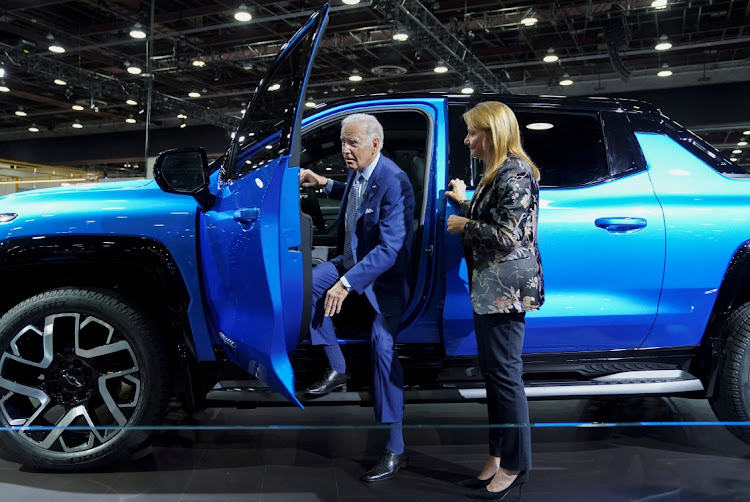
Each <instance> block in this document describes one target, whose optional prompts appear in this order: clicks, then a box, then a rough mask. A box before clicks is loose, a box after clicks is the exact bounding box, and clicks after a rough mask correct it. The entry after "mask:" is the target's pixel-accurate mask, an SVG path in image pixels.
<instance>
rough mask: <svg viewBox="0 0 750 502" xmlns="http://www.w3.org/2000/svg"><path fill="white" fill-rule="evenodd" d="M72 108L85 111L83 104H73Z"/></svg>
mask: <svg viewBox="0 0 750 502" xmlns="http://www.w3.org/2000/svg"><path fill="white" fill-rule="evenodd" d="M71 108H73V109H74V110H76V111H79V112H80V111H83V107H82V106H81V105H73V106H71Z"/></svg>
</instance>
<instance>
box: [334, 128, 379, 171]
mask: <svg viewBox="0 0 750 502" xmlns="http://www.w3.org/2000/svg"><path fill="white" fill-rule="evenodd" d="M379 143H380V140H379V139H378V138H374V139H372V140H371V141H367V134H365V132H364V128H363V127H362V125H361V124H358V123H354V124H346V125H345V126H344V127H342V128H341V155H343V156H344V162H346V167H348V168H349V169H354V170H356V171H360V172H361V171H362V170H363V169H364V168H365V167H367V166H369V165H370V164H372V161H373V160H374V159H375V156H376V155H377V153H378V147H379V146H380V145H379Z"/></svg>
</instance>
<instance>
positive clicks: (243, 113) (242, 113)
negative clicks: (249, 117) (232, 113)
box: [240, 108, 247, 117]
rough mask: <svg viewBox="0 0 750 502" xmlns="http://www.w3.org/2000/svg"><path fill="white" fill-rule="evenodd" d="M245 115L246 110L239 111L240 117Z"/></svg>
mask: <svg viewBox="0 0 750 502" xmlns="http://www.w3.org/2000/svg"><path fill="white" fill-rule="evenodd" d="M245 113H247V110H246V109H245V108H243V109H242V110H240V115H242V116H243V117H244V116H245Z"/></svg>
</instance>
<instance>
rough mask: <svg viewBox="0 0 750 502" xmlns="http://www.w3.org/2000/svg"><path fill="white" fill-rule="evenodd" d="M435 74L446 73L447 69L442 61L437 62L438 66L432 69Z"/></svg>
mask: <svg viewBox="0 0 750 502" xmlns="http://www.w3.org/2000/svg"><path fill="white" fill-rule="evenodd" d="M432 71H434V72H435V73H448V67H447V66H445V63H443V62H442V61H438V64H437V66H436V67H435V68H433V69H432Z"/></svg>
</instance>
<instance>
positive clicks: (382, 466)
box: [361, 450, 409, 483]
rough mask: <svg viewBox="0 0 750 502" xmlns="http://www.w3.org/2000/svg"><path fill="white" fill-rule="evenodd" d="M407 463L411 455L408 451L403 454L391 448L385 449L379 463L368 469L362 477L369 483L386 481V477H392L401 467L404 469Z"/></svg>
mask: <svg viewBox="0 0 750 502" xmlns="http://www.w3.org/2000/svg"><path fill="white" fill-rule="evenodd" d="M407 465H409V455H408V454H407V453H406V450H404V452H403V453H402V454H401V455H396V454H395V453H393V452H392V451H391V450H385V454H384V455H383V456H382V457H380V461H379V462H378V463H377V465H375V467H373V468H372V469H370V470H369V471H367V473H366V474H365V475H364V476H362V478H361V479H362V481H367V482H368V483H372V482H375V481H385V480H386V479H391V478H392V477H393V476H395V475H396V473H397V472H398V470H399V469H403V468H404V467H406V466H407Z"/></svg>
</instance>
